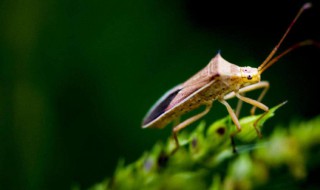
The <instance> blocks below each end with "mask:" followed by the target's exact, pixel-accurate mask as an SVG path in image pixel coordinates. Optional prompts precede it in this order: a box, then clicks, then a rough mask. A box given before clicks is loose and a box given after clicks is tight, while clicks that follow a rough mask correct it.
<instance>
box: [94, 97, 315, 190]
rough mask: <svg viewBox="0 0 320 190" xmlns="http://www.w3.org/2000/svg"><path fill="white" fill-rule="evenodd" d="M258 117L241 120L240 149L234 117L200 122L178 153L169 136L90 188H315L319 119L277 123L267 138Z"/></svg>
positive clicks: (184, 135) (121, 163) (183, 135)
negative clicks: (259, 132) (259, 131)
mask: <svg viewBox="0 0 320 190" xmlns="http://www.w3.org/2000/svg"><path fill="white" fill-rule="evenodd" d="M283 104H284V103H282V104H280V105H278V106H275V107H273V108H272V109H270V111H269V112H268V113H267V114H266V115H265V116H264V117H263V118H262V119H261V120H260V122H259V124H258V126H260V127H262V126H263V124H264V123H265V122H266V121H267V120H268V119H270V118H271V117H272V116H273V115H274V113H275V111H276V110H277V109H278V108H279V107H281V106H282V105H283ZM258 117H260V115H254V116H247V117H244V118H242V119H241V120H240V123H241V126H242V131H241V132H240V133H239V134H238V135H236V142H237V153H233V152H232V148H231V147H232V146H231V141H230V134H231V133H232V132H233V130H235V126H233V123H232V121H231V119H230V117H229V116H227V117H225V118H222V119H220V120H218V121H216V122H214V123H213V124H211V125H209V126H206V124H205V122H201V123H200V124H199V126H198V127H197V128H195V130H194V131H192V132H191V133H190V132H187V131H185V132H182V133H180V134H179V141H180V143H181V144H182V146H181V147H180V149H179V150H178V151H177V152H176V153H175V154H174V155H172V156H170V155H169V153H170V150H172V149H173V147H174V141H173V140H172V138H168V141H167V142H166V143H161V142H159V143H157V144H156V145H154V147H153V148H152V150H151V151H146V152H145V153H144V154H143V155H142V156H141V157H140V158H139V159H138V160H137V161H135V162H133V163H131V164H128V165H126V164H125V162H124V160H121V161H119V164H118V167H117V169H116V171H115V173H114V175H113V176H112V177H111V178H107V179H105V180H104V181H102V182H101V183H98V184H95V185H93V186H92V187H91V188H90V190H100V189H121V190H122V189H139V190H144V189H148V190H160V189H166V190H167V189H169V190H171V189H184V190H188V189H190V190H193V189H210V190H221V189H223V190H233V189H239V190H240V189H241V190H249V189H283V188H285V189H301V188H302V187H304V189H313V188H314V189H315V188H316V185H317V184H316V181H314V180H313V178H312V173H313V172H315V171H316V169H317V168H318V169H319V166H320V165H319V162H318V159H317V156H320V149H319V147H320V146H319V145H320V117H316V118H314V119H312V120H310V121H304V122H292V123H291V124H290V126H288V127H280V126H279V127H275V128H274V130H273V132H272V134H271V135H270V136H267V137H263V138H262V139H258V138H257V133H256V131H255V130H254V128H253V123H254V121H255V120H256V119H257V118H258ZM269 127H270V126H269ZM257 139H258V140H257Z"/></svg>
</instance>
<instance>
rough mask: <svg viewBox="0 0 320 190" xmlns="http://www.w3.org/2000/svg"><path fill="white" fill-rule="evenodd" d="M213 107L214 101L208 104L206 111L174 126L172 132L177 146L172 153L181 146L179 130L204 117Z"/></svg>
mask: <svg viewBox="0 0 320 190" xmlns="http://www.w3.org/2000/svg"><path fill="white" fill-rule="evenodd" d="M211 107H212V102H210V103H208V104H206V108H205V110H204V111H202V112H201V113H199V114H197V115H195V116H193V117H191V118H189V119H186V120H185V121H183V122H182V123H180V124H179V125H177V126H176V127H174V128H173V130H172V134H173V138H174V141H175V144H176V147H175V148H174V149H173V150H172V152H171V155H172V154H174V153H175V152H176V151H177V150H178V149H179V147H180V144H179V140H178V136H177V135H178V132H179V131H180V130H181V129H183V128H185V127H187V126H188V125H190V124H191V123H193V122H195V121H196V120H198V119H200V118H202V117H203V116H204V115H206V114H207V113H208V112H209V111H210V108H211Z"/></svg>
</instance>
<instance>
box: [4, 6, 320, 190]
mask: <svg viewBox="0 0 320 190" xmlns="http://www.w3.org/2000/svg"><path fill="white" fill-rule="evenodd" d="M304 2H305V1H301V0H282V1H275V0H269V1H259V2H253V3H252V2H251V1H214V0H213V1H203V0H200V1H199V0H197V1H195V0H177V1H169V0H154V1H150V0H140V1H115V0H109V1H103V0H93V1H76V0H69V1H65V0H46V1H42V0H10V1H9V0H2V1H1V2H0V9H1V11H0V34H1V35H0V189H35V190H38V189H70V188H71V187H72V186H74V185H77V186H80V187H81V188H88V187H90V186H92V185H93V184H95V183H97V182H100V181H101V180H103V179H105V178H106V177H111V176H112V174H113V172H114V169H115V168H116V165H117V163H118V161H119V159H124V160H125V163H130V162H133V161H135V160H136V159H138V158H139V156H140V155H141V154H142V153H143V152H144V151H148V150H149V149H150V148H151V147H152V146H153V144H154V143H156V142H158V141H161V140H166V139H167V138H168V137H169V136H170V135H171V131H170V130H171V129H170V127H168V128H165V129H164V130H156V129H141V121H142V118H143V117H144V115H145V114H146V112H147V111H148V109H149V108H150V107H151V106H152V105H153V104H154V103H155V101H156V100H157V99H158V98H160V97H161V96H162V95H163V94H164V93H165V92H166V91H167V90H169V89H170V88H172V87H173V86H175V85H176V84H178V83H181V82H183V81H184V80H186V79H187V78H188V77H190V76H191V75H193V74H194V73H195V72H197V71H198V70H200V69H202V68H203V67H204V66H205V65H206V64H207V63H208V62H209V60H210V59H211V58H212V57H213V56H215V54H216V53H217V52H218V50H221V55H222V56H223V57H224V58H225V59H226V60H228V61H229V62H232V63H235V64H237V65H239V66H246V65H249V66H252V67H258V66H259V64H261V62H262V61H263V60H264V59H265V58H266V56H267V55H268V54H269V53H270V51H271V50H272V48H273V47H274V46H275V45H276V43H277V42H278V41H279V39H280V37H281V36H282V35H283V33H284V32H285V30H286V29H287V27H288V25H289V24H290V22H291V21H292V19H293V18H294V16H295V15H296V13H297V11H298V10H299V8H300V7H301V6H302V4H303V3H304ZM310 2H312V3H313V5H314V7H313V8H312V9H310V10H308V11H306V12H305V13H304V14H303V15H302V16H301V18H299V20H298V22H297V23H296V25H295V26H294V28H293V29H292V31H291V33H290V34H289V36H288V37H287V39H286V40H285V42H284V43H283V45H282V46H281V48H280V50H279V52H282V51H283V50H285V49H286V48H287V47H289V46H290V45H292V44H294V43H296V42H298V41H301V40H305V39H309V38H311V39H315V40H318V41H320V35H319V34H320V30H319V20H320V11H319V10H320V3H319V2H318V1H315V0H314V1H310ZM319 55H320V49H319V48H315V47H312V46H308V47H303V48H301V49H297V50H295V51H294V52H292V53H290V54H288V55H287V56H285V57H284V58H282V59H281V60H280V61H279V62H278V63H276V64H275V65H273V66H272V67H270V68H269V70H267V71H266V72H265V73H263V75H262V79H263V80H268V81H269V82H270V84H271V87H270V90H269V91H268V93H267V95H266V97H265V99H264V100H263V103H265V104H266V105H268V106H270V107H273V106H275V105H277V104H279V103H281V102H283V101H285V100H288V104H286V105H285V106H284V107H283V108H281V109H279V111H277V114H276V116H275V117H274V119H272V120H271V121H268V122H267V123H266V127H265V128H266V129H265V130H266V133H267V132H268V130H272V128H273V127H275V125H278V124H286V123H289V122H290V121H292V120H297V119H310V118H313V117H315V116H316V115H318V114H319V107H320V103H319V95H318V93H317V91H318V88H319V78H318V76H319V70H318V69H317V67H318V65H319V63H320V58H319ZM248 96H250V97H256V95H254V93H253V95H252V96H251V95H250V93H248ZM235 103H236V102H235V101H230V104H231V105H232V106H235ZM226 114H227V111H226V109H225V108H224V107H223V106H222V105H221V104H219V103H215V104H214V105H213V107H212V110H211V111H210V113H209V114H208V115H207V116H206V117H205V119H206V121H207V122H208V123H211V122H213V121H214V120H216V119H219V118H221V117H223V116H225V115H226ZM241 114H243V115H247V114H249V106H244V108H243V110H242V113H241ZM192 126H194V125H192ZM190 128H192V127H191V126H190Z"/></svg>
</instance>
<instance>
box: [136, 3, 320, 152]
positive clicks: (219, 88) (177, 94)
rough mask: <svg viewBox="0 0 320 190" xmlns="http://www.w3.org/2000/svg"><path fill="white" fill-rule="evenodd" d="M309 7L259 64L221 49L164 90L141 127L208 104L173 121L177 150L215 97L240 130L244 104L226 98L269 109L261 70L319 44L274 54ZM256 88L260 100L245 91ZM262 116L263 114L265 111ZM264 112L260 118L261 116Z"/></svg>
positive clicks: (165, 121) (156, 124)
mask: <svg viewBox="0 0 320 190" xmlns="http://www.w3.org/2000/svg"><path fill="white" fill-rule="evenodd" d="M310 7H311V3H306V4H304V5H303V6H302V7H301V9H300V10H299V12H298V13H297V15H296V16H295V18H294V19H293V21H292V22H291V24H290V25H289V27H288V29H287V30H286V32H285V33H284V35H283V36H282V38H281V39H280V41H279V42H278V44H277V45H276V46H275V47H274V49H273V50H272V51H271V53H270V54H269V55H268V56H267V58H266V59H265V60H264V61H263V63H262V64H261V65H260V66H259V67H258V68H252V67H239V66H237V65H235V64H232V63H230V62H228V61H226V60H225V59H223V58H222V56H221V55H220V53H218V54H217V55H216V56H215V57H213V58H212V59H211V61H210V62H209V64H208V65H207V66H206V67H204V68H203V69H202V70H200V71H199V72H197V73H196V74H195V75H193V76H192V77H191V78H189V79H188V80H187V81H185V82H184V83H182V84H179V85H177V86H175V87H174V88H172V89H171V90H169V91H168V92H167V93H165V94H164V95H163V96H162V97H161V98H160V99H159V100H158V101H157V102H156V103H155V105H154V106H153V107H151V109H150V110H149V111H148V112H147V114H146V116H145V117H144V119H143V122H142V128H163V127H165V126H166V125H168V124H169V123H171V122H174V121H179V119H180V117H181V116H182V115H183V114H185V113H187V112H189V111H192V110H194V109H196V108H198V107H200V106H205V110H204V111H202V112H200V113H198V114H196V115H194V116H192V117H190V118H188V119H186V120H184V121H183V122H180V123H179V122H174V123H177V125H175V126H174V128H173V130H172V133H173V138H174V140H175V143H176V148H175V149H174V150H173V152H172V153H174V152H175V151H176V150H177V149H178V148H179V141H178V138H177V133H178V132H179V131H180V130H181V129H183V128H185V127H186V126H188V125H190V124H191V123H192V122H195V121H196V120H198V119H200V118H202V117H203V116H204V115H206V114H207V113H208V112H209V110H210V108H211V106H212V103H213V101H215V100H218V101H219V102H221V103H222V104H223V105H224V106H225V107H226V108H227V111H228V113H229V115H230V116H231V119H232V121H233V122H234V124H235V126H236V127H237V132H240V131H241V126H240V124H239V120H238V114H239V110H240V108H241V106H237V108H236V112H234V111H233V109H232V108H231V106H230V105H229V104H228V102H227V101H226V100H228V99H230V98H233V97H237V98H238V99H239V102H242V101H243V102H246V103H248V104H251V105H252V106H253V107H252V109H251V114H252V115H253V114H254V112H255V109H256V107H258V108H260V109H261V110H263V111H265V113H267V112H268V110H269V108H268V107H267V106H266V105H264V104H263V103H261V102H260V101H261V100H262V98H263V96H264V95H265V93H266V92H267V90H268V88H269V83H268V82H267V81H260V75H261V73H263V72H264V71H265V70H266V69H267V68H268V67H270V66H271V65H272V64H274V63H275V62H276V61H277V60H278V59H280V58H281V57H282V56H284V55H286V54H287V53H289V52H291V51H292V50H294V49H296V48H298V47H301V46H305V45H317V46H319V43H316V42H314V41H312V40H306V41H302V42H299V43H297V44H295V45H293V46H291V47H289V48H288V49H287V50H286V51H284V52H282V53H281V54H279V55H278V56H275V53H276V51H277V50H278V48H279V47H280V45H281V43H282V41H283V40H284V39H285V37H286V36H287V34H288V33H289V31H290V30H291V28H292V26H293V25H294V23H295V22H296V20H297V19H298V18H299V16H300V15H301V14H302V12H303V11H305V10H306V9H308V8H310ZM256 89H263V90H262V93H261V94H260V96H259V97H258V99H257V100H254V99H251V98H248V97H245V96H244V95H243V93H245V92H248V91H252V90H256ZM238 105H241V104H238ZM262 116H264V115H263V114H262ZM262 116H261V117H260V118H262ZM258 120H259V119H258ZM258 120H257V121H256V122H255V124H254V128H255V129H256V131H257V134H258V136H261V133H260V131H259V130H258V128H257V126H256V125H257V123H258ZM237 132H236V133H237ZM236 133H234V134H232V135H231V139H233V138H232V137H233V136H234V135H235V134H236ZM234 151H235V149H234Z"/></svg>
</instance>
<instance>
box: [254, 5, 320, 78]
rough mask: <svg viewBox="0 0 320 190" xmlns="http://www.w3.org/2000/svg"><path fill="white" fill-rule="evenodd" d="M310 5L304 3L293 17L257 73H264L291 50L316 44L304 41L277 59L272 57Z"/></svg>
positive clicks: (289, 49) (311, 41)
mask: <svg viewBox="0 0 320 190" xmlns="http://www.w3.org/2000/svg"><path fill="white" fill-rule="evenodd" d="M311 7H312V4H311V3H305V4H304V5H303V6H302V7H301V8H300V10H299V12H298V13H297V15H296V16H295V18H294V19H293V21H292V22H291V24H290V25H289V27H288V29H287V30H286V32H285V33H284V35H283V36H282V38H281V39H280V41H279V42H278V44H277V45H276V46H275V47H274V48H273V50H272V51H271V53H270V54H269V55H268V57H267V58H266V59H265V60H264V61H263V62H262V64H261V65H260V66H259V67H258V71H259V73H260V74H261V73H262V72H263V71H265V70H266V69H267V68H269V67H270V66H271V65H272V64H274V63H275V62H276V61H277V60H279V59H280V58H281V57H282V56H284V55H285V54H287V53H289V52H291V51H292V50H294V49H296V48H298V47H301V46H305V45H314V44H318V43H316V42H314V41H313V40H305V41H302V42H299V43H297V44H295V45H293V46H291V47H289V48H288V49H287V50H286V51H284V52H283V53H281V54H280V55H278V56H277V57H274V58H273V56H274V55H275V53H276V52H277V50H278V49H279V47H280V45H281V44H282V42H283V40H284V39H285V38H286V37H287V35H288V33H289V31H290V30H291V28H292V26H293V25H294V24H295V22H296V21H297V20H298V18H299V17H300V15H301V14H302V13H303V12H304V11H305V10H307V9H309V8H311Z"/></svg>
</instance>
